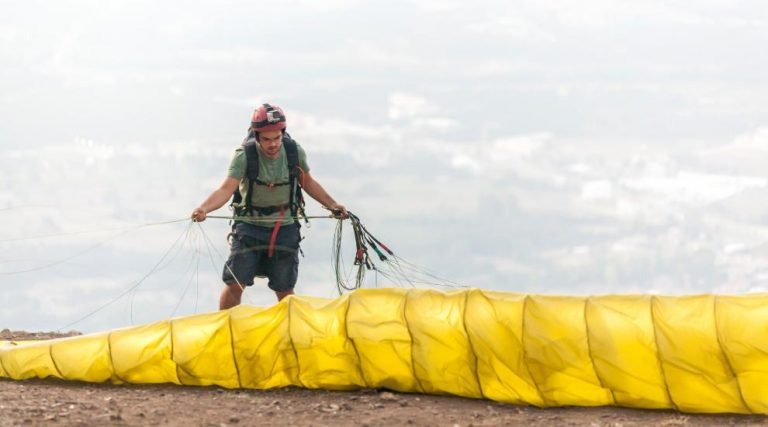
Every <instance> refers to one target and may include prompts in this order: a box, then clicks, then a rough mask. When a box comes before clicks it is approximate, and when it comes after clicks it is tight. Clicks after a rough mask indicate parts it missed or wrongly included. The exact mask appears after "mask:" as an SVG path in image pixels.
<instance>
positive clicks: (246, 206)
mask: <svg viewBox="0 0 768 427" xmlns="http://www.w3.org/2000/svg"><path fill="white" fill-rule="evenodd" d="M282 141H283V147H285V153H286V155H287V157H288V181H287V182H277V183H273V182H264V181H262V180H260V179H259V151H258V149H257V146H256V144H258V142H257V141H256V134H255V132H253V131H250V132H249V133H248V136H247V137H246V138H245V140H244V141H243V150H244V151H245V159H246V166H245V177H246V179H247V180H248V189H247V190H246V193H245V195H244V196H243V195H242V194H240V189H239V188H238V189H237V190H235V192H234V193H233V195H232V203H231V204H230V207H231V208H232V210H233V213H234V216H235V217H246V216H267V215H272V214H274V213H275V212H280V216H279V217H278V218H277V219H276V220H275V226H274V229H273V230H272V236H271V239H270V242H269V257H270V258H272V255H273V254H274V250H275V241H276V239H277V233H278V231H279V230H280V225H281V224H282V222H283V218H284V217H285V214H286V209H288V212H290V214H291V216H292V217H293V218H294V219H295V221H296V224H297V226H299V227H301V223H300V222H299V218H300V217H303V218H304V222H305V223H309V220H308V219H307V216H306V214H305V213H304V195H303V194H302V192H301V183H300V182H299V181H300V179H299V171H301V167H300V166H299V150H298V148H297V146H296V141H294V140H293V138H291V136H290V135H288V133H283V138H282ZM254 185H262V186H265V187H267V188H270V189H271V188H274V187H279V186H283V185H288V186H289V189H290V192H289V196H288V203H286V204H284V205H277V206H253V205H251V200H252V198H253V187H254ZM238 222H247V221H238V220H237V219H234V220H233V222H232V233H230V235H232V234H233V233H234V231H235V225H236V224H237V223H238Z"/></svg>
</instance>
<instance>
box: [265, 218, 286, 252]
mask: <svg viewBox="0 0 768 427" xmlns="http://www.w3.org/2000/svg"><path fill="white" fill-rule="evenodd" d="M284 217H285V206H283V207H282V209H280V216H279V217H278V218H277V222H275V228H273V229H272V237H270V238H269V258H272V255H274V254H275V242H276V241H277V233H278V232H279V231H280V225H282V224H283V218H284Z"/></svg>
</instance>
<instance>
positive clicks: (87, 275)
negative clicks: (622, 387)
mask: <svg viewBox="0 0 768 427" xmlns="http://www.w3.org/2000/svg"><path fill="white" fill-rule="evenodd" d="M2 10H3V13H2V14H1V15H0V170H1V171H2V172H0V174H1V175H0V220H2V223H3V224H4V226H3V227H2V229H1V230H0V289H1V290H2V292H0V306H2V307H3V308H2V310H0V328H10V329H22V328H28V329H49V330H50V329H58V328H60V327H63V326H65V325H68V324H69V323H71V322H73V321H75V320H77V319H79V318H81V317H83V316H85V315H87V314H88V313H90V312H91V311H93V310H95V309H97V308H99V307H100V306H102V305H103V304H106V303H107V302H109V301H112V300H113V299H114V298H116V297H117V296H119V295H121V294H122V293H125V292H127V291H128V290H129V289H131V288H133V287H135V288H136V290H135V292H130V293H127V294H126V295H125V296H124V297H123V298H120V299H119V300H117V301H115V302H114V303H113V304H111V305H109V306H108V307H106V308H105V309H103V310H101V311H99V312H98V313H96V314H94V315H93V316H90V317H88V318H87V319H86V320H85V321H82V322H79V323H77V324H75V325H74V326H73V327H72V328H75V329H80V330H85V331H92V330H101V329H108V328H113V327H118V326H126V325H129V324H131V323H141V322H148V321H154V320H160V319H164V318H167V317H168V316H172V315H183V314H190V313H193V312H196V311H197V312H200V311H210V310H215V309H216V306H217V295H218V292H219V290H220V287H221V283H220V278H219V276H220V269H221V265H222V262H223V260H222V257H223V256H225V255H226V252H227V246H226V242H225V240H224V237H225V235H226V233H227V227H228V225H227V223H226V221H224V220H210V221H206V222H205V223H203V224H202V227H198V226H196V225H195V226H193V227H190V224H189V223H186V222H179V223H172V224H160V225H153V226H147V227H142V228H137V227H138V226H140V225H142V224H155V223H158V222H164V221H171V220H178V219H182V218H185V217H187V216H188V215H189V212H191V210H192V209H193V208H194V207H195V206H197V204H198V203H200V202H201V201H202V199H203V198H204V197H205V196H206V195H207V194H208V193H209V192H210V191H211V190H212V189H214V188H215V187H216V186H217V185H218V184H219V183H220V182H221V180H222V179H223V178H224V176H225V173H226V169H227V165H228V163H229V158H230V156H231V153H232V151H233V150H234V148H235V147H236V146H237V145H238V144H239V143H240V141H241V139H242V137H243V134H244V132H245V129H246V127H247V126H248V121H249V117H250V114H251V112H252V110H253V108H254V107H255V106H256V105H258V104H259V103H261V102H265V101H269V102H273V103H275V104H278V105H280V106H282V107H284V109H285V110H286V113H287V115H288V127H289V131H290V132H291V134H292V135H293V137H294V138H295V139H297V140H298V141H299V143H300V144H302V146H303V147H304V148H305V150H306V151H307V153H308V159H309V163H310V166H311V168H312V172H313V174H314V175H315V177H316V178H317V179H318V180H319V181H320V182H322V184H323V185H324V186H325V187H326V189H328V190H329V192H330V193H331V194H332V195H333V196H334V197H335V198H336V199H337V200H339V201H340V202H342V203H344V204H346V205H347V206H348V207H349V209H351V210H352V211H354V212H356V213H357V214H358V215H360V216H361V217H362V219H363V220H364V222H365V223H366V225H367V226H368V228H369V229H370V230H371V231H372V232H373V233H374V234H376V235H377V236H378V237H380V238H381V239H382V240H384V241H385V242H386V243H388V244H389V245H390V246H392V247H393V249H395V250H396V252H398V253H399V254H400V256H402V257H403V258H405V259H407V260H409V261H411V262H413V263H415V264H417V265H419V266H421V267H423V268H425V269H427V270H429V271H431V272H433V273H435V274H437V275H439V276H441V277H443V278H445V279H447V280H451V281H454V282H459V283H462V284H466V285H469V286H476V287H480V288H486V289H501V290H508V291H517V292H532V293H554V294H577V295H584V294H592V293H644V292H658V293H670V294H681V293H710V292H718V293H744V292H754V291H765V290H766V289H768V206H767V205H766V203H765V200H768V198H767V197H766V196H768V176H767V174H766V171H767V170H768V103H766V101H765V100H766V99H768V77H766V76H768V59H766V58H767V57H768V56H766V55H765V46H768V5H766V3H765V2H763V1H757V0H755V1H734V0H727V1H726V0H717V1H715V0H698V1H693V0H685V1H645V2H636V1H622V0H610V1H609V0H584V1H580V2H572V1H570V2H569V1H565V0H561V1H554V0H537V1H483V0H480V1H474V2H465V1H452V0H447V1H446V0H440V1H438V0H428V1H389V2H371V1H367V2H364V1H354V0H326V1H302V0H296V1H289V0H284V1H281V2H266V1H249V2H241V1H217V2H190V1H186V2H180V1H166V2H150V1H104V0H101V1H57V2H42V1H27V2H5V3H4V4H3V7H2ZM308 210H309V211H310V213H311V214H314V215H321V214H323V211H322V210H321V209H320V208H319V207H318V205H317V204H316V203H314V202H311V203H310V205H309V209H308ZM219 213H220V214H221V215H227V214H228V212H227V211H226V210H222V211H221V212H219ZM333 227H334V224H333V223H332V222H331V221H329V220H317V221H314V223H313V225H312V227H311V229H308V230H306V229H305V234H306V235H307V239H306V240H305V243H304V245H303V248H304V252H305V255H306V256H305V257H304V258H303V259H302V264H301V267H300V278H299V284H298V287H297V291H298V292H299V293H302V294H309V295H317V296H327V297H332V296H334V295H335V294H336V288H335V285H334V278H333V271H332V268H331V255H330V254H331V243H332V242H331V240H332V239H331V238H332V234H333ZM85 231H88V233H81V232H85ZM347 231H348V230H347ZM72 233H74V234H72ZM207 239H210V243H208V240H207ZM174 242H176V244H175V246H174ZM211 245H213V247H211ZM352 249H353V248H352V247H351V246H348V247H347V258H346V261H347V262H350V261H351V256H352ZM369 277H371V278H372V279H375V277H373V276H371V275H369ZM378 285H379V286H386V285H388V283H387V281H386V280H385V279H383V278H381V277H379V278H378ZM247 294H248V298H247V302H249V303H253V304H259V305H264V304H271V303H273V300H274V296H273V295H272V293H271V292H270V291H268V290H267V289H266V285H265V284H263V283H260V282H259V283H257V285H256V286H255V287H254V289H251V290H249V291H248V293H247Z"/></svg>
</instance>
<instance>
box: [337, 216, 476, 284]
mask: <svg viewBox="0 0 768 427" xmlns="http://www.w3.org/2000/svg"><path fill="white" fill-rule="evenodd" d="M348 214H349V217H348V221H349V224H350V225H351V227H352V232H353V234H354V238H355V259H354V262H353V268H352V271H353V273H348V272H347V269H346V267H345V266H344V261H343V257H342V250H341V248H342V243H343V229H344V222H345V221H344V220H341V219H339V221H338V222H337V224H336V230H335V231H334V234H333V242H334V245H333V259H334V273H335V275H336V287H337V288H338V291H339V294H340V295H341V294H342V293H344V291H352V290H355V289H358V288H361V287H363V285H364V283H365V274H366V271H372V272H374V273H375V274H376V276H377V277H376V282H375V283H378V275H381V276H382V277H383V278H384V279H386V280H387V284H388V286H392V285H400V286H410V287H417V286H418V285H428V286H439V287H444V288H467V286H465V285H461V284H458V283H455V282H452V281H450V280H446V279H443V278H441V277H438V276H436V275H435V274H433V273H430V272H429V271H427V270H425V269H423V268H421V267H419V266H417V265H415V264H413V263H410V262H408V261H406V260H405V259H403V258H401V257H399V256H397V255H395V253H394V252H393V251H392V250H391V249H390V248H389V246H387V245H386V244H384V243H383V242H382V241H381V240H379V239H378V238H376V236H374V235H373V234H372V233H371V232H370V231H369V230H368V229H367V228H366V227H365V225H363V223H362V222H361V221H360V217H358V216H357V215H355V214H354V213H352V212H348ZM369 250H371V251H373V252H374V253H375V256H372V254H371V253H369ZM375 258H378V261H379V262H380V263H379V264H377V263H376V261H377V260H376V259H375ZM352 275H354V280H353V281H350V279H349V276H352Z"/></svg>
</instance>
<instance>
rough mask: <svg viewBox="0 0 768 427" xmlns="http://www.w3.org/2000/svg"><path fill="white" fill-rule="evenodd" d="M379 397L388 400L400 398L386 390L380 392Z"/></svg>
mask: <svg viewBox="0 0 768 427" xmlns="http://www.w3.org/2000/svg"><path fill="white" fill-rule="evenodd" d="M379 397H380V398H381V400H390V401H394V400H400V398H399V397H397V396H395V395H394V394H392V393H390V392H388V391H385V392H384V393H381V394H380V395H379Z"/></svg>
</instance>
